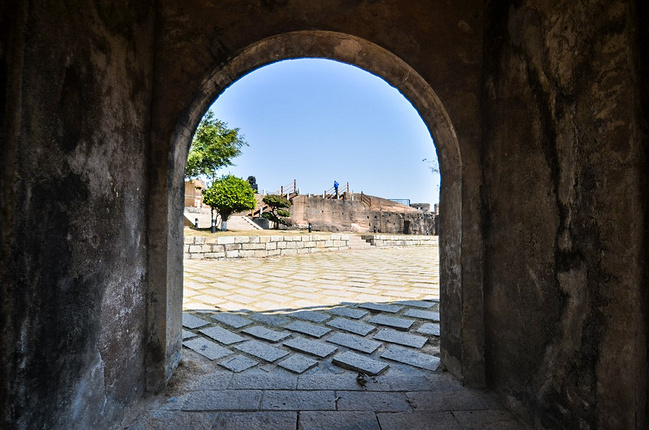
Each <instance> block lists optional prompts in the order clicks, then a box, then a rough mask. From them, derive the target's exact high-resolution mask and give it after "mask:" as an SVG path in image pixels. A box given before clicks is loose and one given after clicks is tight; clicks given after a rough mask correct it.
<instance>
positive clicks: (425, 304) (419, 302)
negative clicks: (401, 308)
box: [395, 300, 435, 309]
mask: <svg viewBox="0 0 649 430" xmlns="http://www.w3.org/2000/svg"><path fill="white" fill-rule="evenodd" d="M395 303H398V304H400V305H405V306H414V307H416V308H423V309H430V308H432V307H433V306H435V302H428V301H425V300H400V301H398V302H395Z"/></svg>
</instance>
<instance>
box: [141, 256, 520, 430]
mask: <svg viewBox="0 0 649 430" xmlns="http://www.w3.org/2000/svg"><path fill="white" fill-rule="evenodd" d="M438 268H439V256H438V250H437V248H436V247H420V248H400V249H399V248H379V249H376V248H373V249H366V250H352V251H344V252H323V253H317V254H307V255H296V256H285V257H278V258H263V259H256V258H248V259H235V260H223V261H214V260H186V261H185V285H184V288H185V290H184V306H183V345H184V348H183V354H184V358H183V361H182V362H181V365H180V367H179V369H178V370H177V372H176V374H175V375H174V378H173V379H172V382H171V384H170V387H169V389H168V391H167V393H165V395H164V396H162V397H159V398H157V399H156V400H155V401H154V402H153V403H150V404H148V405H147V406H146V407H144V411H143V412H142V413H141V414H140V415H139V416H138V417H137V418H136V419H134V420H133V421H132V422H131V423H130V426H128V428H134V429H135V428H143V429H144V428H146V429H149V428H160V429H163V428H164V429H167V428H178V429H181V428H192V429H194V428H204V429H210V428H213V429H230V428H232V429H234V428H236V429H266V428H274V429H284V428H286V429H296V428H297V429H343V428H350V429H392V428H394V429H408V428H412V429H469V428H470V429H473V428H491V429H520V428H526V427H525V426H524V425H522V424H520V423H519V422H518V421H517V420H516V419H515V418H513V417H512V416H511V415H510V414H509V413H508V412H507V411H506V410H505V409H504V408H503V407H502V406H501V405H500V403H499V402H498V401H497V400H496V399H495V398H494V397H493V396H492V395H491V394H490V393H489V392H487V391H485V390H475V389H473V390H472V389H467V388H464V387H462V386H461V385H460V384H459V383H458V382H457V381H455V380H454V379H453V378H452V377H451V376H450V375H448V374H447V373H445V372H443V369H440V368H439V358H438V356H439V301H438V299H439V269H438Z"/></svg>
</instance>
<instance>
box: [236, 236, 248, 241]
mask: <svg viewBox="0 0 649 430" xmlns="http://www.w3.org/2000/svg"><path fill="white" fill-rule="evenodd" d="M234 243H250V237H249V236H234Z"/></svg>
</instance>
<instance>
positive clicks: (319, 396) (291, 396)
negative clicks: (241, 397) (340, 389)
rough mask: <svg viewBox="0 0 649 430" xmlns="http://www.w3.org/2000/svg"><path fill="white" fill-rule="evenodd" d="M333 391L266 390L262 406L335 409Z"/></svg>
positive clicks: (272, 407) (319, 409) (272, 408)
mask: <svg viewBox="0 0 649 430" xmlns="http://www.w3.org/2000/svg"><path fill="white" fill-rule="evenodd" d="M335 399H336V397H335V395H334V392H333V391H266V392H264V399H263V401H262V403H261V408H262V409H266V410H285V411H333V410H335V409H336V403H335Z"/></svg>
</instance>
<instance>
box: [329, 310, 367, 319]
mask: <svg viewBox="0 0 649 430" xmlns="http://www.w3.org/2000/svg"><path fill="white" fill-rule="evenodd" d="M329 313H330V314H332V315H337V316H339V317H346V318H352V319H355V320H357V319H361V318H363V317H364V316H365V315H367V312H366V311H363V310H360V309H353V308H332V309H329Z"/></svg>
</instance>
